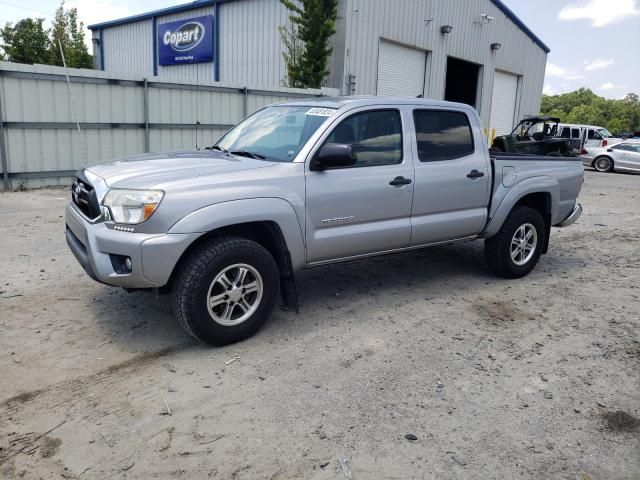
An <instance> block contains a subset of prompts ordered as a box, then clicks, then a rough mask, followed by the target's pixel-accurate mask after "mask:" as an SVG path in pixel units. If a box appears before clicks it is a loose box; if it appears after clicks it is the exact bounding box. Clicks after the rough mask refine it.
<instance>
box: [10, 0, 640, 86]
mask: <svg viewBox="0 0 640 480" xmlns="http://www.w3.org/2000/svg"><path fill="white" fill-rule="evenodd" d="M389 1H391V0H389ZM503 1H504V3H506V4H507V6H508V7H509V8H510V9H511V10H513V11H514V12H515V13H516V15H518V17H520V19H521V20H522V21H523V22H524V23H525V24H526V25H527V26H528V27H529V28H530V29H531V30H532V31H533V32H534V33H535V34H536V35H537V36H538V37H539V38H540V39H541V40H542V41H543V42H544V43H545V44H546V45H547V46H548V47H549V48H550V49H551V53H550V54H549V56H548V62H547V69H546V76H545V82H544V93H547V94H558V93H564V92H570V91H573V90H576V89H577V88H580V87H587V88H590V89H592V90H593V91H594V92H596V93H597V94H598V95H602V96H604V97H607V98H622V97H624V96H625V95H626V94H627V93H629V92H635V93H637V94H640V0H503ZM183 3H188V2H185V1H184V0H84V1H82V0H67V1H66V2H65V5H66V7H67V8H73V7H75V8H77V9H78V15H79V17H80V20H81V21H83V22H84V23H85V25H90V24H92V23H99V22H103V21H107V20H113V19H116V18H122V17H126V16H129V15H134V14H137V13H142V12H147V11H151V10H157V9H159V8H164V7H168V6H171V5H178V4H183ZM58 5H59V0H0V23H1V24H4V23H5V22H15V21H17V20H20V19H22V18H25V17H29V16H31V17H45V18H46V19H47V20H50V19H51V18H52V17H53V14H54V12H55V10H56V8H57V7H58ZM47 23H48V22H47ZM89 38H90V36H89V32H88V31H87V44H88V45H89V43H90V42H89Z"/></svg>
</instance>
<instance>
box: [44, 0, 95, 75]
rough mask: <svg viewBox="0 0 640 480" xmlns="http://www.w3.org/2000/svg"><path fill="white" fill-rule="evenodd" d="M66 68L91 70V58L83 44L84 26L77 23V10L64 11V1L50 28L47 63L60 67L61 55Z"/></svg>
mask: <svg viewBox="0 0 640 480" xmlns="http://www.w3.org/2000/svg"><path fill="white" fill-rule="evenodd" d="M60 45H62V50H63V51H64V58H65V60H66V62H67V67H72V68H93V58H92V56H91V55H90V54H89V52H88V50H87V46H86V45H85V43H84V24H83V23H82V22H79V21H78V10H77V9H75V8H72V9H70V10H65V8H64V0H63V1H62V3H60V6H59V7H58V9H57V10H56V15H55V17H54V19H53V25H52V27H51V50H50V53H49V62H48V63H50V64H51V65H62V64H63V63H62V53H61V52H60Z"/></svg>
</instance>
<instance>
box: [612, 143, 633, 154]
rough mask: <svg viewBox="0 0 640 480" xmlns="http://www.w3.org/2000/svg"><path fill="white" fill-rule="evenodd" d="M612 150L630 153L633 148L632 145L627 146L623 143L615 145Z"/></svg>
mask: <svg viewBox="0 0 640 480" xmlns="http://www.w3.org/2000/svg"><path fill="white" fill-rule="evenodd" d="M611 148H612V149H614V150H624V151H625V152H630V151H632V150H633V147H632V146H631V145H627V144H624V143H621V144H620V145H615V146H613V147H611Z"/></svg>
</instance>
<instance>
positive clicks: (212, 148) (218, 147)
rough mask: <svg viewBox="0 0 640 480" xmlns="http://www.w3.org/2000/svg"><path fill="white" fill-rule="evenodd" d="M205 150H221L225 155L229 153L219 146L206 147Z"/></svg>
mask: <svg viewBox="0 0 640 480" xmlns="http://www.w3.org/2000/svg"><path fill="white" fill-rule="evenodd" d="M204 149H205V150H219V151H221V152H224V153H229V152H228V151H226V150H225V149H224V148H222V147H221V146H219V145H213V146H211V147H204Z"/></svg>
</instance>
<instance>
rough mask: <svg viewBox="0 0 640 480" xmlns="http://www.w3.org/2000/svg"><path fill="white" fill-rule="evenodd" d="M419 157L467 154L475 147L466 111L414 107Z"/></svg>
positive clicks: (434, 158)
mask: <svg viewBox="0 0 640 480" xmlns="http://www.w3.org/2000/svg"><path fill="white" fill-rule="evenodd" d="M413 120H414V123H415V124H416V140H417V142H418V158H419V159H420V161H421V162H437V161H440V160H453V159H456V158H461V157H466V156H467V155H471V154H472V153H473V151H474V147H473V134H472V133H471V125H470V124H469V119H468V118H467V115H466V114H464V113H462V112H454V111H447V110H414V111H413Z"/></svg>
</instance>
